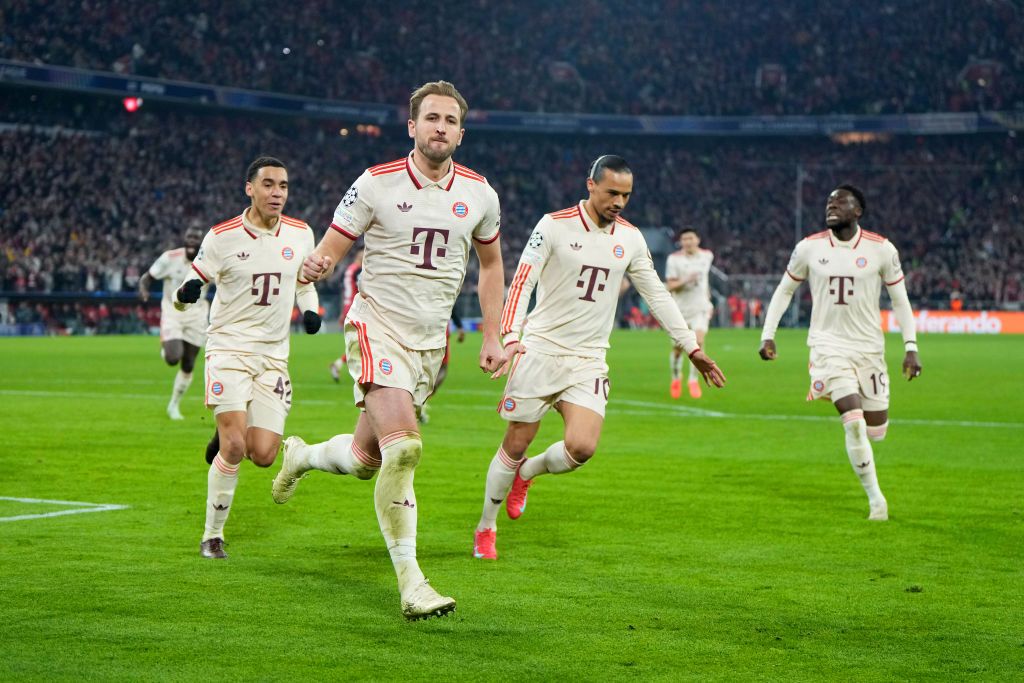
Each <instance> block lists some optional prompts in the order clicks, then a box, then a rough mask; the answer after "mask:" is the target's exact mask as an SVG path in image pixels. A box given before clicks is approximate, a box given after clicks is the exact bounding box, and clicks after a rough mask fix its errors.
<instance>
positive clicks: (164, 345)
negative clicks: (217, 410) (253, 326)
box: [139, 228, 210, 420]
mask: <svg viewBox="0 0 1024 683" xmlns="http://www.w3.org/2000/svg"><path fill="white" fill-rule="evenodd" d="M202 241H203V231H202V230H200V229H199V228H188V229H186V230H185V246H184V247H180V248H178V249H171V250H170V251H165V252H164V253H162V254H160V256H159V257H158V258H157V260H156V261H154V262H153V265H152V266H150V267H149V270H147V271H146V272H145V273H143V275H142V277H141V278H139V298H140V299H142V300H143V301H149V288H150V286H152V283H153V280H161V281H162V282H163V297H162V298H161V299H160V356H161V357H162V358H163V359H164V362H166V363H167V364H168V365H170V366H175V365H177V364H178V363H179V362H180V363H181V368H180V369H179V370H178V374H176V375H175V376H174V387H173V389H172V391H171V401H170V403H168V404H167V416H168V417H169V418H171V419H172V420H183V419H185V418H184V417H183V416H182V414H181V409H180V408H179V405H180V403H181V397H182V396H184V395H185V392H186V391H188V388H189V386H190V385H191V384H192V370H193V369H194V368H195V365H196V356H198V355H199V348H200V347H201V346H202V345H203V344H204V343H205V341H206V326H207V325H208V324H209V317H210V316H209V314H210V306H209V304H208V303H207V302H206V290H205V288H204V289H203V290H202V291H201V292H200V293H199V303H197V305H195V306H192V307H190V308H189V309H188V310H187V311H179V310H177V309H176V308H175V307H174V293H175V291H177V290H175V286H176V285H178V284H179V283H181V282H182V281H184V280H185V278H186V276H188V274H189V273H190V272H192V261H193V260H194V259H195V257H196V254H197V253H198V252H199V245H200V243H202Z"/></svg>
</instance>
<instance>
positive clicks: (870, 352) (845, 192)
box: [759, 185, 921, 521]
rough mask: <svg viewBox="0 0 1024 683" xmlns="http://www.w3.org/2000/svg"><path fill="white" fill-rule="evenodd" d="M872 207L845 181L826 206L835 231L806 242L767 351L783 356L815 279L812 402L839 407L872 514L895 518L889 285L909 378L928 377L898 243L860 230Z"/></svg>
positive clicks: (764, 336)
mask: <svg viewBox="0 0 1024 683" xmlns="http://www.w3.org/2000/svg"><path fill="white" fill-rule="evenodd" d="M866 208H867V205H866V203H865V200H864V194H863V193H862V192H861V191H860V190H858V189H857V188H856V187H854V186H852V185H840V186H839V187H837V188H836V189H835V190H833V191H832V193H831V194H830V195H829V196H828V202H827V203H826V204H825V224H826V225H827V226H828V229H827V230H823V231H821V232H818V233H815V234H813V235H810V236H809V237H805V238H804V239H802V240H801V241H800V242H799V243H798V244H797V245H796V248H795V249H794V250H793V255H792V256H791V257H790V259H789V265H788V266H786V273H785V275H783V276H782V281H781V282H780V283H779V286H778V287H777V288H776V289H775V293H774V294H773V295H772V300H771V303H770V304H769V305H768V312H767V313H766V314H765V319H764V330H763V331H762V333H761V348H760V350H759V354H760V355H761V358H763V359H764V360H775V358H776V355H777V352H776V348H775V341H774V340H775V330H776V329H777V328H778V326H779V321H780V320H781V319H782V314H783V313H785V311H786V308H787V307H788V306H789V301H790V299H791V298H792V297H793V293H794V292H796V290H797V288H798V287H799V286H800V283H801V282H803V281H804V280H807V279H809V280H810V287H811V298H812V308H811V326H810V330H809V331H808V333H807V345H808V346H809V347H811V360H810V366H809V367H810V375H811V388H810V391H809V392H808V394H807V400H808V401H810V400H814V399H819V398H820V399H826V400H829V401H831V402H832V403H834V404H835V407H836V410H837V411H839V415H840V417H841V419H842V423H843V430H844V431H845V432H846V453H847V455H848V456H849V458H850V464H851V465H852V466H853V471H854V472H856V473H857V476H858V477H859V478H860V483H861V485H862V486H863V487H864V491H865V492H866V493H867V495H868V504H869V508H870V512H869V515H868V519H871V520H878V521H884V520H887V519H889V506H888V503H887V502H886V500H885V496H883V495H882V491H881V489H880V488H879V487H878V476H877V474H876V472H875V461H874V454H873V453H872V449H871V442H872V441H881V440H882V439H884V438H885V432H886V428H887V427H888V425H889V376H888V374H887V372H886V366H885V337H884V335H883V334H882V328H881V324H880V321H881V311H880V310H879V296H880V295H881V291H882V283H883V282H884V283H885V286H886V289H887V290H888V292H889V298H890V299H891V300H892V309H893V313H894V314H895V316H896V320H897V321H898V322H899V325H900V329H901V330H902V331H903V345H904V347H905V350H906V355H905V356H904V358H903V375H904V376H905V377H906V378H907V379H908V380H912V379H914V378H915V377H917V376H918V375H920V374H921V362H920V361H919V360H918V357H917V330H916V327H915V324H914V312H913V310H912V309H911V307H910V299H909V298H907V287H906V284H905V283H904V281H903V267H902V266H901V264H900V255H899V253H898V252H897V251H896V247H894V246H893V245H892V243H891V242H890V241H889V240H887V239H886V238H884V237H882V236H881V235H879V234H876V233H873V232H868V231H867V230H864V229H863V228H861V227H860V224H859V221H860V218H861V216H863V215H864V211H865V209H866Z"/></svg>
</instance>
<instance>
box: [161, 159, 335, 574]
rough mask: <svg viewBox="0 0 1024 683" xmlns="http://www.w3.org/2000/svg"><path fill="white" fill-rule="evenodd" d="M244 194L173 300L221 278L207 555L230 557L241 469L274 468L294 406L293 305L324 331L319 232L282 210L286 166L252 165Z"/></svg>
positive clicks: (211, 352) (209, 392)
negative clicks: (242, 205) (316, 249)
mask: <svg viewBox="0 0 1024 683" xmlns="http://www.w3.org/2000/svg"><path fill="white" fill-rule="evenodd" d="M245 193H246V194H247V195H248V196H249V197H251V198H252V203H251V205H250V206H249V207H248V208H247V209H246V210H245V211H243V212H242V213H241V215H238V216H235V217H234V218H232V219H230V220H227V221H224V222H223V223H220V224H219V225H215V226H213V227H212V228H211V229H210V231H209V232H208V233H206V237H205V238H204V239H203V245H202V246H201V247H200V248H199V255H198V256H197V257H196V259H195V261H193V262H192V274H191V275H190V276H189V277H188V278H186V280H185V282H184V283H183V284H182V285H181V287H179V288H178V291H177V294H176V295H175V296H176V299H177V302H178V303H177V304H176V306H177V307H178V308H179V310H182V309H185V308H187V307H188V306H190V305H192V304H194V303H195V302H196V301H197V300H198V299H199V293H200V290H201V289H202V287H203V286H204V285H206V284H209V283H211V282H213V283H215V284H216V285H217V293H216V295H215V296H214V298H213V307H212V309H211V311H210V329H209V338H208V340H207V343H206V405H207V406H208V407H210V408H212V409H213V414H214V416H215V417H216V420H217V437H218V440H219V441H218V442H219V447H218V452H217V454H216V455H215V456H214V458H213V462H212V464H211V465H210V470H209V476H208V478H207V501H206V529H205V531H204V533H203V540H202V543H201V544H200V551H201V553H202V555H203V557H207V558H213V559H223V558H225V557H227V555H226V554H225V552H224V524H225V522H227V518H228V513H229V512H230V511H231V501H232V499H233V498H234V495H235V487H236V486H237V485H238V466H239V464H240V463H241V462H242V459H243V458H249V459H250V460H252V462H253V463H254V464H255V465H257V466H259V467H269V466H270V465H272V464H273V463H274V460H275V459H276V458H277V451H278V448H279V447H280V445H281V434H283V433H284V422H285V417H287V415H288V411H289V410H290V409H291V405H292V386H291V380H290V379H289V376H288V342H289V333H290V323H291V314H292V308H293V307H294V305H295V304H296V302H297V303H298V305H299V308H300V309H301V310H302V311H303V323H304V324H305V327H306V332H308V333H309V334H314V333H316V331H317V330H319V329H320V316H319V314H318V313H317V312H316V311H317V309H318V308H319V300H318V298H317V294H316V289H315V288H314V287H313V284H312V282H309V281H306V280H304V279H303V278H302V273H301V268H302V262H303V259H305V258H306V257H307V256H308V255H309V254H310V253H312V251H313V244H314V242H313V231H312V230H310V228H309V226H308V225H306V224H305V223H304V222H303V221H300V220H296V219H294V218H289V217H288V216H285V215H283V214H282V213H281V212H282V211H283V210H284V205H285V202H287V200H288V170H287V169H286V168H285V166H284V164H283V163H281V162H280V161H278V160H277V159H274V158H273V157H260V158H258V159H256V160H255V161H253V162H252V163H251V164H250V165H249V170H248V172H247V174H246V183H245Z"/></svg>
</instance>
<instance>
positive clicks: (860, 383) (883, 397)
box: [807, 348, 889, 411]
mask: <svg viewBox="0 0 1024 683" xmlns="http://www.w3.org/2000/svg"><path fill="white" fill-rule="evenodd" d="M807 367H808V372H809V373H810V376H811V388H810V390H809V391H808V392H807V400H808V401H814V400H816V399H825V400H827V401H831V402H832V403H835V402H836V401H838V400H839V399H841V398H845V397H846V396H852V395H854V394H856V395H858V396H860V402H861V407H862V408H863V409H864V410H867V411H877V410H888V409H889V375H888V373H887V372H886V367H885V356H883V355H882V354H864V353H856V352H847V353H839V352H838V351H834V350H832V349H819V348H812V349H811V359H810V362H809V363H808V366H807Z"/></svg>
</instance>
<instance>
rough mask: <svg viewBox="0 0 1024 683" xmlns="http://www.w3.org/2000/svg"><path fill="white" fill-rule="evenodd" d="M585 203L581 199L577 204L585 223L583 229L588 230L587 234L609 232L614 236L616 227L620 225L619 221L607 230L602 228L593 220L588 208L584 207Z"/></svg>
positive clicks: (613, 222)
mask: <svg viewBox="0 0 1024 683" xmlns="http://www.w3.org/2000/svg"><path fill="white" fill-rule="evenodd" d="M583 202H584V200H582V199H581V200H580V203H579V204H577V207H578V208H579V212H580V220H581V221H583V229H584V230H586V231H587V232H607V233H608V234H609V235H614V234H615V226H616V225H617V224H618V221H617V220H615V221H612V224H611V225H609V226H608V227H607V228H602V227H600V226H598V224H597V223H595V222H594V221H593V220H591V218H590V214H589V213H587V209H586V207H585V206H583Z"/></svg>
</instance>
